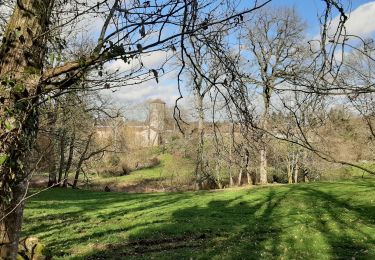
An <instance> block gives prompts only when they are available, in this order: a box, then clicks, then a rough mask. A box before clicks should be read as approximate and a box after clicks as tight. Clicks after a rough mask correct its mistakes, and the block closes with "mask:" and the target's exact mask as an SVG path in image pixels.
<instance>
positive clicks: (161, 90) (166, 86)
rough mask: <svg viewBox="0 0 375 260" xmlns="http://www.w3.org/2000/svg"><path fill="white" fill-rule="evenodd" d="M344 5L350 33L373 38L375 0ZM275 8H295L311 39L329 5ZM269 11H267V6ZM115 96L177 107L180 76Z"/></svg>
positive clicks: (306, 1)
mask: <svg viewBox="0 0 375 260" xmlns="http://www.w3.org/2000/svg"><path fill="white" fill-rule="evenodd" d="M259 2H260V1H259ZM344 2H351V3H350V5H347V6H345V10H346V12H347V14H348V15H349V21H348V23H347V29H348V33H349V34H355V35H359V36H362V37H365V38H368V37H372V38H373V37H374V33H375V1H366V0H351V1H349V0H346V1H344ZM244 3H246V1H244ZM249 3H251V4H252V3H253V1H249ZM271 5H272V6H276V7H278V6H280V7H288V6H289V7H291V6H294V7H295V8H296V9H297V11H298V13H299V15H300V16H301V17H302V19H303V20H304V21H305V22H306V24H307V27H308V28H307V35H308V37H309V38H314V37H316V36H317V35H318V34H319V28H320V27H319V21H318V16H319V15H320V14H322V10H323V8H324V5H325V4H324V2H323V1H322V0H273V1H272V3H271ZM265 8H267V6H266V7H265ZM336 16H337V13H334V14H333V20H335V18H336V21H337V19H338V18H337V17H336ZM163 56H165V54H163V53H156V54H155V55H151V56H150V57H148V58H147V60H146V61H145V62H146V63H147V62H148V63H149V64H150V66H151V65H152V63H153V62H155V61H156V60H160V58H161V57H163ZM112 95H113V98H114V99H115V100H117V102H118V103H119V104H122V105H125V104H129V103H133V104H134V103H142V102H144V101H146V100H148V99H153V98H161V99H163V100H165V101H166V102H167V103H168V104H169V105H172V104H174V100H175V99H176V98H177V97H178V93H177V80H176V75H175V74H174V73H169V74H168V75H166V76H165V77H161V78H160V82H159V84H156V82H155V81H154V80H151V81H149V82H147V83H145V84H141V85H140V86H137V87H132V88H127V87H123V88H121V89H119V91H117V92H116V93H114V94H112ZM184 95H185V96H186V99H185V98H184V99H185V102H186V103H191V98H189V93H188V92H186V91H184Z"/></svg>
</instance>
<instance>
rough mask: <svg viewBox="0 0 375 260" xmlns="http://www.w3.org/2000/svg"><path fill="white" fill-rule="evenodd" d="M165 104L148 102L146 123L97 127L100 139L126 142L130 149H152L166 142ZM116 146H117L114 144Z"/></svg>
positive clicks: (110, 124) (156, 100) (154, 101)
mask: <svg viewBox="0 0 375 260" xmlns="http://www.w3.org/2000/svg"><path fill="white" fill-rule="evenodd" d="M166 121H167V119H166V107H165V102H164V101H162V100H161V99H154V100H151V101H149V102H148V116H147V119H146V121H144V122H140V121H127V122H123V123H122V124H114V123H113V122H112V123H105V124H101V125H98V126H97V134H98V137H99V138H100V139H107V140H108V139H111V140H112V141H113V142H116V140H120V139H122V140H124V141H125V142H126V146H127V147H128V148H136V147H152V146H158V145H162V144H164V143H165V142H166V133H167V132H170V131H171V130H168V129H167V124H166ZM114 145H116V144H114Z"/></svg>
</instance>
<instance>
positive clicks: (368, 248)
mask: <svg viewBox="0 0 375 260" xmlns="http://www.w3.org/2000/svg"><path fill="white" fill-rule="evenodd" d="M318 187H319V186H317V185H289V186H287V188H265V189H263V190H262V193H263V196H262V197H261V198H254V197H252V195H251V191H249V192H248V193H249V194H245V195H242V196H237V197H234V198H231V199H221V200H212V201H210V202H209V203H208V204H205V205H195V206H192V207H186V208H181V209H178V210H176V211H174V212H173V214H172V219H171V220H169V221H166V222H163V223H160V225H157V226H148V225H144V226H142V227H141V229H140V234H142V235H138V234H137V233H135V234H134V233H133V234H132V235H131V236H129V239H128V241H126V242H125V243H121V244H115V245H108V246H107V247H105V248H102V249H100V250H96V251H94V252H91V253H89V254H88V255H86V256H85V258H87V259H150V258H155V259H375V251H374V249H373V247H374V245H375V236H374V235H375V234H374V233H375V226H374V219H375V215H374V207H373V206H372V205H362V206H354V205H352V204H350V202H347V201H345V200H344V199H341V198H338V197H337V196H335V195H332V194H330V193H329V192H327V191H323V190H321V189H319V188H318ZM334 187H336V186H332V188H334ZM337 187H339V186H337ZM349 197H350V195H349V196H348V198H349Z"/></svg>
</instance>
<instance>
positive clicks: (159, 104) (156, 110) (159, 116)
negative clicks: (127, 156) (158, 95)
mask: <svg viewBox="0 0 375 260" xmlns="http://www.w3.org/2000/svg"><path fill="white" fill-rule="evenodd" d="M149 109H150V111H149V116H148V143H149V146H157V145H161V144H162V143H163V142H164V140H163V134H164V131H165V102H164V101H162V100H160V99H155V100H151V101H150V103H149Z"/></svg>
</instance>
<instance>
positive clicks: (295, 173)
mask: <svg viewBox="0 0 375 260" xmlns="http://www.w3.org/2000/svg"><path fill="white" fill-rule="evenodd" d="M298 172H299V162H298V154H297V155H296V160H295V166H294V183H298Z"/></svg>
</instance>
